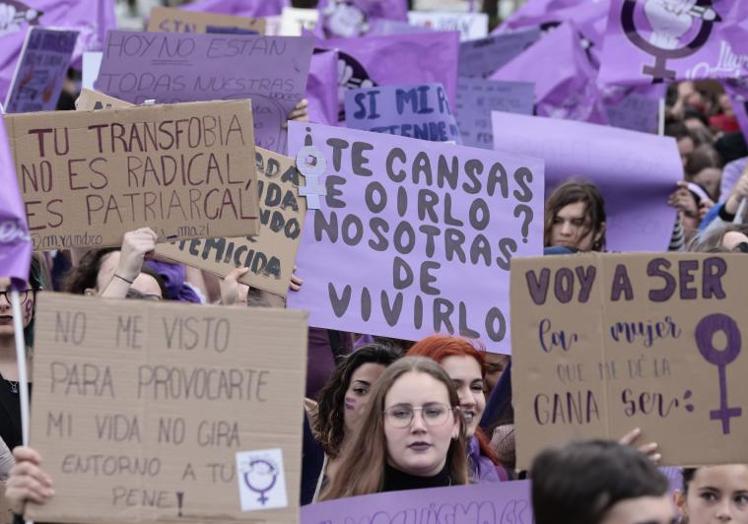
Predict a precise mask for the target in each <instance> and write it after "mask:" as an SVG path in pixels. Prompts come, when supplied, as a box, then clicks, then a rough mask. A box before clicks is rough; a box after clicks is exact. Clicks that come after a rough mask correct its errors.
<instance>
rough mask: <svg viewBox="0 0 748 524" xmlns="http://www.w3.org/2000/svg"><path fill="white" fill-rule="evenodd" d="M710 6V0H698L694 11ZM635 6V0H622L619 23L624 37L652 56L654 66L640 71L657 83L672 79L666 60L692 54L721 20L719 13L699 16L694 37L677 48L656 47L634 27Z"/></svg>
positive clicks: (702, 10) (701, 10)
mask: <svg viewBox="0 0 748 524" xmlns="http://www.w3.org/2000/svg"><path fill="white" fill-rule="evenodd" d="M711 6H712V0H698V1H697V2H696V6H695V8H694V10H695V11H698V12H705V11H706V10H708V9H710V8H711ZM635 7H636V0H624V2H623V10H622V11H621V25H622V26H623V32H624V34H625V35H626V37H627V38H628V39H629V40H631V43H633V44H634V45H635V46H636V47H638V48H639V49H641V50H642V51H644V52H645V53H647V54H650V55H652V56H653V57H654V59H655V63H654V66H644V67H643V69H642V73H644V74H645V75H650V76H652V83H653V84H658V83H661V82H662V81H663V80H665V79H668V80H674V79H675V71H673V70H671V69H668V68H667V67H666V62H667V60H670V59H675V58H685V57H687V56H690V55H692V54H694V53H695V52H696V51H698V50H699V49H701V48H702V47H703V46H704V44H706V42H707V40H708V39H709V35H710V34H711V33H712V29H713V27H714V22H718V21H720V20H721V18H719V15H716V17H715V18H714V19H706V18H705V17H701V27H700V28H699V32H698V34H697V35H696V36H695V37H694V39H693V40H692V41H691V42H689V43H687V44H686V45H684V46H683V47H681V48H679V49H663V48H661V47H657V46H654V45H652V44H651V43H650V42H648V41H647V40H646V39H645V38H644V37H642V36H641V35H640V34H639V30H638V29H637V28H636V24H635V22H634V9H635Z"/></svg>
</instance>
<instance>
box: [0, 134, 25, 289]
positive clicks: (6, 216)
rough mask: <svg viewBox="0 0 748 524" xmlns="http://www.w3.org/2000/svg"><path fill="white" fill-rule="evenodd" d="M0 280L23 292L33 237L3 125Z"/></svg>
mask: <svg viewBox="0 0 748 524" xmlns="http://www.w3.org/2000/svg"><path fill="white" fill-rule="evenodd" d="M0 187H2V188H3V189H2V191H0V277H10V278H11V279H12V282H13V285H14V286H15V287H16V288H20V289H23V288H25V285H24V284H23V283H24V282H26V281H27V280H28V278H29V267H31V250H32V244H31V237H30V236H29V228H28V225H27V222H26V210H25V208H24V205H23V200H22V199H21V192H20V191H19V190H18V179H17V178H16V167H15V163H14V162H13V157H12V156H11V153H10V146H9V144H8V135H7V132H6V130H5V125H0Z"/></svg>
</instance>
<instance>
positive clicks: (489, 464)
mask: <svg viewBox="0 0 748 524" xmlns="http://www.w3.org/2000/svg"><path fill="white" fill-rule="evenodd" d="M408 356H413V357H426V358H430V359H433V360H434V361H436V362H437V363H438V364H439V365H440V366H441V367H442V368H443V369H444V371H446V372H447V375H449V378H450V379H451V380H452V383H453V384H454V386H455V388H456V389H457V395H458V396H459V398H460V412H461V413H462V416H463V417H464V419H465V425H466V426H465V427H466V429H467V438H468V439H469V440H468V448H467V453H468V455H467V458H468V469H469V472H470V481H471V482H473V483H478V482H499V481H502V480H509V474H508V472H507V471H506V470H505V469H504V468H503V467H502V466H501V465H500V463H499V459H498V458H497V457H496V453H495V452H494V451H493V449H492V448H491V441H490V440H489V438H488V437H487V436H486V435H485V433H484V432H483V430H482V429H481V428H480V427H479V426H478V424H479V423H480V421H481V417H482V416H483V412H484V411H485V409H486V395H485V389H486V385H485V378H486V363H485V359H484V357H483V353H482V352H481V351H478V350H477V349H476V348H475V347H474V346H473V344H471V343H470V341H469V340H467V339H465V338H462V337H454V336H450V335H432V336H430V337H426V338H424V339H423V340H421V341H419V342H417V343H416V344H415V345H414V346H413V347H412V348H410V350H408Z"/></svg>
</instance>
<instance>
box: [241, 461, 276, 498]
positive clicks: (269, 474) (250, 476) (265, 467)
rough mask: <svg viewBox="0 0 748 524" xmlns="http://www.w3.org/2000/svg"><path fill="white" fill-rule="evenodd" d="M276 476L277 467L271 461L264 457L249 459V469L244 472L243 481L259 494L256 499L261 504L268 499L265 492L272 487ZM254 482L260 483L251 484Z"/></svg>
mask: <svg viewBox="0 0 748 524" xmlns="http://www.w3.org/2000/svg"><path fill="white" fill-rule="evenodd" d="M277 478H278V468H277V467H276V466H275V464H273V463H272V462H269V461H267V460H264V459H255V460H252V461H250V463H249V469H248V470H247V471H245V472H244V483H245V484H246V485H247V487H248V488H249V489H251V490H252V491H254V492H255V493H259V494H260V498H258V499H257V500H258V501H259V503H260V504H262V505H263V506H264V505H265V503H266V502H267V501H268V498H267V497H266V496H265V493H267V492H268V491H270V490H271V489H273V486H275V481H276V480H277ZM268 479H269V480H268ZM254 482H260V483H261V485H260V486H255V485H253V483H254Z"/></svg>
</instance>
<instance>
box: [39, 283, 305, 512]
mask: <svg viewBox="0 0 748 524" xmlns="http://www.w3.org/2000/svg"><path fill="white" fill-rule="evenodd" d="M306 333H307V323H306V314H305V313H304V312H302V311H293V310H277V309H265V308H258V309H250V308H230V307H218V306H195V305H184V304H174V303H169V304H166V303H153V302H148V301H138V300H107V299H97V298H91V297H79V296H71V295H63V294H58V293H41V294H40V295H39V299H38V303H37V317H36V344H35V347H34V349H35V355H34V359H35V361H34V377H33V379H34V405H33V409H32V420H31V445H32V447H34V448H36V449H37V450H39V452H40V453H41V454H42V456H43V457H44V465H45V469H46V471H48V472H49V473H50V475H51V476H52V478H53V479H54V481H55V497H54V498H53V499H52V500H51V501H50V502H49V503H48V504H46V505H44V506H35V505H30V506H29V507H28V509H27V517H31V518H34V519H35V520H37V521H42V522H81V523H85V522H133V521H140V520H142V521H149V522H172V523H177V522H216V521H221V522H232V521H241V522H255V523H265V522H267V523H284V524H285V523H294V522H297V521H298V500H299V485H300V470H301V429H302V425H301V421H302V420H301V417H302V414H303V395H304V383H305V372H306V344H307V340H306V337H307V335H306ZM274 448H275V449H277V448H280V449H281V450H282V456H283V470H284V473H285V487H286V492H287V499H288V507H286V508H283V509H273V510H261V511H252V512H242V511H241V506H240V503H239V482H238V479H237V473H236V471H235V470H236V468H235V454H236V452H238V451H254V450H266V449H274ZM240 477H241V475H240ZM278 482H281V481H280V480H278Z"/></svg>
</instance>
